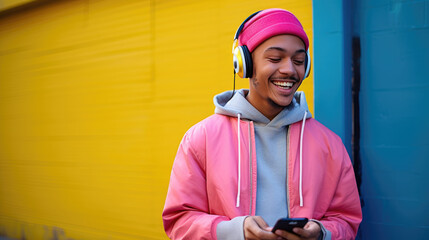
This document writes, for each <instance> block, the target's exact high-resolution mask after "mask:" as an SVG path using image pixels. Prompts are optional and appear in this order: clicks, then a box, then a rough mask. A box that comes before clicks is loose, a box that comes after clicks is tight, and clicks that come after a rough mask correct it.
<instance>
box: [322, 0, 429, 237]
mask: <svg viewBox="0 0 429 240" xmlns="http://www.w3.org/2000/svg"><path fill="white" fill-rule="evenodd" d="M345 2H347V3H346V4H345ZM313 11H314V13H313V14H314V16H313V21H314V28H315V29H314V33H315V34H314V46H315V49H314V58H315V67H314V76H315V112H316V118H317V119H318V120H319V121H321V122H323V123H325V124H326V125H328V126H329V127H330V128H331V129H334V131H336V132H337V133H339V135H340V136H342V137H343V136H347V135H348V133H347V131H351V128H348V127H344V126H348V124H349V122H347V121H349V120H348V117H347V115H348V114H349V110H348V109H347V107H344V103H348V102H349V101H350V94H349V93H348V92H349V89H347V87H348V85H349V84H350V83H351V77H348V76H347V73H345V72H347V71H348V69H347V67H346V66H344V63H343V62H347V61H350V57H351V56H350V54H347V52H350V45H347V44H346V43H344V42H343V43H342V44H338V42H336V40H337V41H338V40H341V39H343V41H348V40H349V39H351V36H350V35H348V34H349V33H350V32H351V33H352V36H356V37H359V38H360V42H361V59H360V63H361V71H360V76H361V85H360V94H359V97H360V101H359V105H360V111H359V114H360V121H359V123H360V127H361V128H360V135H361V137H360V160H361V164H362V175H361V177H362V185H361V197H362V199H363V203H364V205H363V215H364V220H363V222H362V224H361V228H360V231H359V238H360V239H365V240H367V239H369V240H371V239H374V240H375V239H377V240H378V239H429V216H428V214H429V186H428V183H429V174H428V171H429V137H428V136H429V111H428V110H429V108H428V107H427V104H428V103H429V100H428V96H429V60H428V57H429V48H428V47H427V45H428V43H429V1H427V0H426V1H422V0H420V1H417V0H415V1H406V0H362V1H354V2H350V1H322V0H314V1H313ZM341 11H342V12H341ZM347 12H348V13H349V14H347ZM341 16H343V17H342V18H341ZM344 16H347V17H344ZM333 18H335V19H336V20H337V21H341V20H342V21H343V23H338V22H334V20H333ZM346 21H349V23H351V24H349V23H346ZM326 24H333V26H340V27H338V28H337V29H333V30H332V31H329V29H327V28H329V27H328V26H325V25H326ZM341 26H343V27H342V28H341ZM347 26H349V27H351V29H349V30H347V29H345V28H347ZM335 31H338V34H337V33H336V32H335ZM341 34H342V38H341V36H339V35H341ZM332 48H335V49H334V50H332ZM327 49H330V51H328V50H327ZM327 56H328V57H327ZM331 58H335V60H332V59H331ZM346 58H349V59H346ZM349 76H350V75H349ZM332 78H334V80H332ZM327 82H329V84H327ZM330 84H335V86H331V87H329V86H328V85H330ZM344 88H346V89H345V93H344V94H340V93H337V92H335V93H334V94H333V95H332V96H327V95H329V94H323V92H328V91H329V89H332V90H334V91H341V90H342V89H344ZM320 92H322V94H319V93H320ZM332 106H334V107H332ZM324 112H327V114H326V113H324ZM322 113H324V114H322ZM343 121H345V122H343ZM343 131H344V132H343ZM343 140H345V141H346V143H347V141H348V139H347V138H345V139H344V138H343Z"/></svg>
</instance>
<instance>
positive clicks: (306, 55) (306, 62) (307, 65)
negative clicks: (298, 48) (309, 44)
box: [304, 50, 311, 79]
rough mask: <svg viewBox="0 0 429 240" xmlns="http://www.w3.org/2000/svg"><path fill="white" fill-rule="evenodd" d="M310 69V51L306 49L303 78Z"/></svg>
mask: <svg viewBox="0 0 429 240" xmlns="http://www.w3.org/2000/svg"><path fill="white" fill-rule="evenodd" d="M310 70H311V58H310V51H309V50H307V52H306V53H305V74H304V79H305V78H307V77H308V75H309V74H310Z"/></svg>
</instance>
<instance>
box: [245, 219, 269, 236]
mask: <svg viewBox="0 0 429 240" xmlns="http://www.w3.org/2000/svg"><path fill="white" fill-rule="evenodd" d="M268 228H269V226H268V224H267V223H266V222H265V221H264V220H263V219H262V218H261V217H258V216H256V217H255V216H251V217H247V218H246V220H244V235H245V238H246V239H277V236H276V235H275V234H274V233H272V232H270V231H267V229H268Z"/></svg>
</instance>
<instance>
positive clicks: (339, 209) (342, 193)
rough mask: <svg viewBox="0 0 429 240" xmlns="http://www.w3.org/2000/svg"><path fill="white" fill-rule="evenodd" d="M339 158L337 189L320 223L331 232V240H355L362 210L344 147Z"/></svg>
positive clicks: (351, 168)
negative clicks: (339, 171)
mask: <svg viewBox="0 0 429 240" xmlns="http://www.w3.org/2000/svg"><path fill="white" fill-rule="evenodd" d="M341 145H342V144H341ZM340 158H342V161H341V165H342V166H341V174H340V179H339V181H338V183H337V189H336V191H335V194H334V196H333V198H332V201H331V204H330V206H329V209H328V211H327V212H326V213H325V215H324V217H323V218H322V219H321V220H320V222H321V223H322V224H323V226H324V227H325V228H326V229H327V230H329V231H330V232H331V234H332V239H355V237H356V234H357V231H358V227H359V224H360V222H361V221H362V210H361V205H360V199H359V193H358V190H357V186H356V180H355V175H354V171H353V167H352V164H351V161H350V158H349V156H348V154H347V151H346V150H345V147H344V145H342V156H340Z"/></svg>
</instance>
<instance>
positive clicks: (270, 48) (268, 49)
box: [265, 47, 305, 54]
mask: <svg viewBox="0 0 429 240" xmlns="http://www.w3.org/2000/svg"><path fill="white" fill-rule="evenodd" d="M273 50H277V51H281V52H287V50H286V49H284V48H281V47H269V48H267V49H266V50H265V52H268V51H273ZM301 52H303V53H305V49H304V48H301V49H298V50H296V51H295V54H296V53H301Z"/></svg>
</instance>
